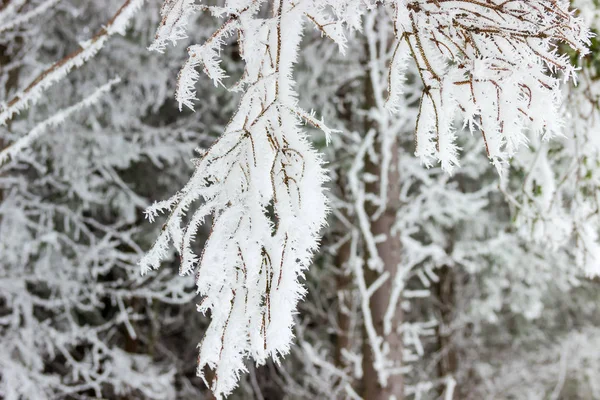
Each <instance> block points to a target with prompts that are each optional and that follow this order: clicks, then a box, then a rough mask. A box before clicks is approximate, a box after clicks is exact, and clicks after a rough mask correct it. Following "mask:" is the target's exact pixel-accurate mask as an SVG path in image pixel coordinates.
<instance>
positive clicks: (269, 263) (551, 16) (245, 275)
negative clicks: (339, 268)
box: [141, 0, 589, 396]
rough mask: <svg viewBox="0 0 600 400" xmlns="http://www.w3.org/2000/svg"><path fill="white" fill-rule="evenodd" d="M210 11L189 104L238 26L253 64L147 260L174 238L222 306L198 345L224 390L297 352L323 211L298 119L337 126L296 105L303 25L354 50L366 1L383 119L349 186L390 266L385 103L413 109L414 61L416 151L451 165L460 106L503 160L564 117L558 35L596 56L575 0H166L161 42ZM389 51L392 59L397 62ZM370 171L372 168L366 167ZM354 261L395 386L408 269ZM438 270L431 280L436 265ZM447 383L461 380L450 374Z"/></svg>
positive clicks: (369, 239) (242, 51) (501, 166)
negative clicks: (204, 230)
mask: <svg viewBox="0 0 600 400" xmlns="http://www.w3.org/2000/svg"><path fill="white" fill-rule="evenodd" d="M199 11H206V12H210V13H211V14H212V15H213V16H215V17H218V18H222V20H223V22H222V24H221V25H220V26H219V27H218V28H217V29H215V30H214V32H213V33H212V34H211V35H210V36H209V37H208V39H206V41H204V42H203V44H197V45H193V46H190V47H189V48H188V55H189V58H188V61H187V62H186V63H185V65H184V66H183V68H182V69H181V71H180V73H179V76H178V87H177V92H176V99H177V101H178V103H179V106H180V108H182V107H183V106H186V107H188V108H190V109H193V106H194V101H196V100H198V98H199V97H200V96H199V94H198V93H197V90H196V84H197V82H198V80H199V79H200V74H199V72H198V71H197V69H199V68H201V69H202V70H203V71H204V73H205V74H206V75H207V76H208V77H209V78H210V79H211V80H212V81H213V83H214V84H215V85H217V86H219V85H225V84H226V82H227V80H226V79H227V77H228V72H227V71H226V70H225V69H224V68H223V66H222V58H221V51H222V49H223V46H225V45H228V44H229V43H231V42H233V41H234V40H233V38H234V37H237V46H238V51H239V55H240V57H241V59H242V60H243V62H244V72H243V75H242V77H241V78H240V80H239V81H238V82H237V83H236V84H235V85H233V86H232V87H231V88H230V90H232V91H239V92H241V99H240V103H239V107H238V110H237V111H236V112H235V114H234V115H233V117H232V119H231V121H230V123H229V124H228V125H227V127H226V128H225V130H224V133H223V134H222V136H221V137H220V138H219V139H218V141H217V142H216V143H215V144H214V145H212V146H211V147H210V148H209V149H208V150H206V151H200V152H201V157H200V158H199V159H198V160H196V162H195V163H196V172H195V173H194V176H193V177H192V178H191V180H190V181H189V183H188V184H187V185H186V186H185V187H184V188H183V189H182V190H181V191H180V192H179V193H177V194H176V195H175V196H174V197H172V198H171V199H170V200H167V201H162V202H158V203H156V204H155V205H154V206H152V207H151V208H150V209H149V210H148V211H147V215H148V217H149V219H150V220H151V221H152V220H154V219H155V218H156V217H157V216H158V215H159V214H160V213H162V212H168V213H169V217H168V219H167V222H166V223H165V224H164V225H163V230H162V233H161V235H160V236H159V238H158V239H157V241H156V243H155V245H154V246H153V248H152V249H151V250H150V251H149V252H148V254H147V255H146V256H145V257H144V259H143V260H142V261H141V266H142V270H143V271H144V272H146V271H148V270H151V269H156V268H158V267H159V265H160V262H161V260H162V259H163V258H164V257H165V256H166V255H167V254H168V247H169V243H170V242H172V243H173V245H174V247H175V248H176V249H177V250H178V252H179V254H180V258H181V269H180V273H181V274H188V273H191V272H192V271H195V272H196V283H197V286H198V292H199V293H200V294H201V295H202V296H203V297H204V299H203V300H202V302H201V303H200V304H199V305H198V309H199V310H200V311H202V312H206V311H208V310H210V314H211V319H212V322H211V326H210V328H209V330H208V331H207V333H206V335H205V337H204V339H203V340H202V343H201V345H200V355H199V367H198V374H199V375H200V376H204V374H205V367H209V368H210V369H213V370H215V379H214V380H213V382H212V389H213V391H214V392H215V394H216V395H217V396H221V395H226V394H228V393H230V391H231V390H232V389H233V388H234V387H235V385H236V382H237V380H238V379H239V373H240V371H243V370H245V366H244V363H243V360H244V357H246V356H251V357H252V358H254V359H255V360H256V361H257V362H258V363H259V364H261V363H264V362H265V360H266V359H267V358H268V357H273V358H275V359H278V357H279V356H280V355H283V354H286V353H287V352H288V350H289V343H290V340H291V338H292V331H291V326H292V323H293V319H292V314H293V313H294V310H295V307H296V302H297V301H298V299H299V298H301V297H302V295H303V292H304V289H303V288H302V286H301V285H300V284H299V283H298V279H299V278H301V277H302V274H303V270H304V269H305V268H307V267H308V265H309V263H310V261H311V253H312V252H313V251H314V249H315V248H316V245H317V242H318V233H319V229H320V228H321V226H322V225H323V222H324V217H325V211H326V206H325V197H324V195H323V189H322V183H323V181H324V178H323V172H322V171H321V167H320V157H319V156H318V155H317V154H316V153H315V152H314V150H312V149H311V147H310V145H309V144H308V142H307V140H306V138H305V136H304V134H303V133H302V131H301V130H300V128H299V124H300V122H303V121H304V122H309V123H311V124H312V125H314V126H316V127H318V128H320V129H323V130H325V133H326V134H327V135H330V134H331V131H330V130H328V129H327V128H326V127H325V125H324V123H323V122H322V121H319V120H316V119H315V118H314V117H313V115H312V113H308V112H305V111H303V110H301V109H300V108H299V107H298V102H297V100H296V98H295V93H294V92H295V83H294V80H293V78H292V67H293V65H294V62H295V60H296V57H297V52H298V46H299V42H300V38H301V36H302V34H303V26H304V24H309V25H311V26H312V27H314V28H315V29H317V30H318V31H320V33H321V34H322V36H325V37H327V38H328V39H330V40H331V41H332V42H333V43H335V44H336V45H337V46H338V47H339V49H340V50H341V51H342V52H344V51H345V50H346V49H347V48H348V38H347V36H346V35H347V32H345V30H347V28H350V29H356V30H361V29H363V26H362V19H363V17H362V15H364V14H365V13H366V16H365V17H364V20H365V21H366V22H365V27H364V29H365V32H367V33H366V41H367V48H368V52H369V57H370V60H369V62H368V69H369V71H370V76H369V79H370V81H371V85H373V87H372V88H371V89H370V90H371V93H372V96H373V101H374V107H375V109H376V110H377V111H374V110H369V112H372V114H371V116H372V120H373V122H372V123H374V124H375V125H372V127H371V129H370V130H369V131H368V132H365V136H364V141H362V143H361V145H360V146H359V147H358V150H357V153H356V154H354V157H355V160H356V162H355V164H354V166H353V168H352V169H351V170H350V173H349V188H348V189H349V190H350V192H351V193H352V196H353V201H354V212H356V217H357V222H358V230H357V231H356V234H357V235H359V236H360V237H361V241H362V240H364V244H365V246H366V249H367V251H366V255H367V257H366V265H364V267H366V268H365V270H366V271H376V272H380V273H381V272H383V271H384V266H385V265H386V262H385V261H384V260H383V259H382V257H380V255H379V251H380V250H379V247H380V246H383V245H382V243H383V242H385V241H386V240H391V239H390V237H391V236H388V235H389V233H388V232H380V233H381V235H383V237H380V236H378V235H379V233H378V232H375V233H374V231H373V229H374V228H373V225H372V222H371V221H378V220H380V219H381V218H383V216H384V215H386V214H388V213H389V212H390V211H388V210H387V209H388V208H389V209H390V210H393V209H394V207H395V204H397V202H398V198H396V195H397V193H396V192H393V191H390V190H389V189H388V186H389V185H388V183H389V181H390V179H397V176H398V175H397V173H398V170H397V166H396V165H395V162H394V161H393V160H394V159H396V157H397V151H396V150H393V144H394V143H395V142H396V139H395V135H397V133H394V132H395V130H394V129H398V127H399V126H400V125H399V124H398V123H397V121H395V120H394V118H397V117H391V116H390V115H389V113H387V111H388V110H389V111H399V110H400V109H402V108H403V106H402V103H403V96H404V94H403V86H404V85H405V82H406V79H405V74H406V72H407V70H408V69H409V66H410V65H411V64H413V63H414V65H416V71H417V75H418V76H419V77H420V80H421V82H422V85H423V86H422V91H421V94H420V96H419V97H420V100H419V101H418V104H419V105H418V109H417V115H416V118H415V126H416V133H415V153H416V155H417V156H419V157H420V159H421V161H422V162H423V163H425V164H426V165H427V166H431V165H433V163H434V162H439V163H440V164H441V166H442V168H443V169H444V170H445V171H447V172H452V171H453V170H454V168H455V166H457V165H458V164H459V155H458V152H459V146H458V144H457V132H458V131H457V130H456V127H455V119H456V117H460V118H461V120H462V121H463V123H464V127H466V128H467V130H470V131H471V133H473V132H478V133H480V134H481V135H482V137H483V147H484V148H485V151H486V154H487V156H488V158H489V159H490V161H491V163H492V164H493V165H494V166H495V167H496V169H497V170H498V172H499V173H501V174H504V172H505V170H506V165H507V163H508V161H509V159H510V158H511V157H512V156H514V155H515V154H516V152H517V150H518V149H519V148H521V147H523V146H524V145H527V143H528V141H529V139H528V137H531V138H532V140H541V139H544V140H545V139H548V138H550V137H551V136H553V135H556V134H557V133H558V132H560V130H561V128H562V126H563V120H562V118H561V114H560V113H559V112H558V110H559V107H560V103H561V85H560V78H563V80H565V81H568V80H569V79H570V78H571V77H573V73H574V67H573V66H572V65H571V61H570V59H569V57H568V56H567V55H564V54H561V53H559V52H558V51H557V46H558V45H559V44H565V45H567V46H570V47H571V48H572V49H573V51H576V52H578V53H579V54H581V55H584V54H585V53H586V52H587V49H586V45H587V44H588V43H589V34H588V30H587V29H586V27H585V25H584V23H583V20H582V19H579V18H576V17H575V16H574V15H573V14H572V11H571V10H570V9H569V3H568V1H554V0H538V1H509V2H506V1H500V0H498V1H485V2H484V1H481V2H480V1H471V0H469V1H466V0H465V1H442V0H440V1H421V0H396V1H384V2H369V1H358V0H336V1H333V0H332V1H302V2H292V1H287V0H274V1H258V0H254V1H249V0H238V1H226V2H225V4H224V5H223V6H200V5H197V4H195V2H190V1H185V0H180V1H166V2H165V4H164V6H163V9H162V22H161V24H160V26H159V28H158V30H157V33H156V38H155V42H154V44H153V45H152V46H150V49H152V50H158V51H161V52H162V51H164V50H165V48H166V44H168V43H173V44H174V43H176V42H177V41H178V40H180V39H182V38H185V37H187V35H188V34H187V33H186V24H187V22H188V21H189V19H190V17H191V16H192V15H195V13H196V12H199ZM268 14H271V16H269V15H268ZM369 21H370V22H369ZM369 24H370V26H369ZM388 28H389V29H388ZM369 32H370V33H369ZM390 33H391V35H390ZM389 38H392V39H393V40H391V41H390V39H389ZM390 44H391V46H390ZM384 54H385V55H384ZM379 60H389V65H388V67H387V69H386V68H385V67H384V68H381V64H378V61H379ZM376 64H378V67H377V68H380V69H377V68H376V67H375V65H376ZM382 72H385V73H384V74H383V75H382V74H381V73H382ZM381 76H385V79H383V80H382V79H381ZM386 89H387V99H386V98H385V92H386ZM375 144H377V145H380V146H381V147H380V149H381V151H380V152H379V150H378V151H373V149H374V145H375ZM379 157H381V160H382V163H381V165H380V166H377V167H376V175H373V172H369V168H371V167H369V165H371V163H372V162H375V163H379V161H378V160H377V159H378V158H379ZM365 159H367V160H368V159H370V161H364V160H365ZM380 168H381V169H380ZM361 170H365V172H366V173H365V174H364V175H362V173H361V174H360V175H359V174H358V172H359V171H361ZM373 179H381V181H380V182H379V183H378V188H379V189H377V193H373V192H372V190H371V189H368V187H369V186H372V183H373V182H374V181H373ZM390 196H391V197H390ZM388 198H391V199H392V201H393V204H388ZM367 203H370V204H367ZM371 206H373V207H375V209H374V210H372V209H371V208H372V207H371ZM207 218H211V223H212V228H211V233H210V236H209V238H208V239H207V242H206V243H205V245H204V247H203V248H202V250H201V251H200V250H199V249H197V248H196V246H194V239H195V236H196V232H197V230H198V229H199V227H200V226H201V225H202V224H203V223H204V221H205V219H207ZM386 236H387V237H388V239H386V238H385V237H386ZM392 236H393V235H392ZM439 254H440V255H441V254H443V252H442V253H439ZM389 262H390V261H389V260H388V262H387V264H389ZM419 264H420V263H419V262H417V263H416V264H415V265H419ZM355 267H356V268H359V269H356V270H355V271H353V272H354V274H355V277H356V279H357V284H358V287H359V289H360V296H361V299H362V302H363V304H362V313H363V317H364V318H365V328H366V333H367V336H368V341H369V345H370V348H371V350H370V351H371V352H372V353H371V356H372V357H374V368H375V371H376V380H377V382H379V385H382V386H386V384H387V381H388V377H389V376H390V374H397V373H401V372H402V368H401V365H402V364H399V363H398V362H394V361H391V360H387V359H386V355H385V354H386V353H387V351H388V349H389V344H388V343H386V342H385V341H382V335H383V336H386V335H390V334H391V335H392V336H394V335H396V336H397V334H396V333H395V328H394V329H392V325H391V321H392V320H395V317H394V315H395V313H394V310H396V309H397V308H398V304H399V303H398V301H399V298H400V295H399V293H400V291H401V290H402V287H403V279H404V278H403V276H404V274H405V273H406V271H404V272H403V271H401V270H397V269H396V266H394V265H388V266H387V267H385V268H391V271H387V270H386V272H385V273H383V274H381V276H379V278H377V279H375V281H374V282H370V283H367V280H368V279H367V280H365V281H363V282H362V284H361V279H360V277H361V274H362V272H361V271H363V265H361V264H356V263H355ZM365 274H366V272H365ZM427 274H429V276H430V278H431V279H432V280H434V281H435V278H433V277H434V276H435V274H434V273H433V272H431V271H430V272H427ZM369 275H372V273H370V272H369ZM365 276H366V275H365ZM423 276H425V275H423ZM365 279H366V278H365ZM428 279H429V278H428ZM370 284H372V287H370V288H369V285H370ZM389 285H391V286H389ZM381 287H385V288H389V287H391V288H396V289H393V290H392V292H393V293H392V294H391V299H390V306H389V310H390V313H389V315H386V316H385V318H384V321H383V322H382V324H383V329H384V330H383V331H380V330H381V327H378V328H377V329H375V328H374V325H373V322H369V321H368V318H369V317H370V315H371V311H372V307H375V305H374V304H379V301H378V300H370V298H371V296H372V295H373V294H374V293H375V292H377V290H378V289H379V288H381ZM398 288H400V289H398ZM386 290H387V289H386ZM376 325H377V326H379V322H378V323H377V324H376ZM402 329H408V328H402ZM394 340H396V339H394ZM398 361H399V360H398ZM446 384H447V385H448V386H449V387H451V386H452V382H451V381H447V382H446Z"/></svg>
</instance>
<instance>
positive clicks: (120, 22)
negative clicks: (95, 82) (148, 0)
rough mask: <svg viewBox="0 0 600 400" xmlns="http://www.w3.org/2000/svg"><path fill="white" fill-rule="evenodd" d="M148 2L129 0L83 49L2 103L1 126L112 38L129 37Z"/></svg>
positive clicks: (0, 110)
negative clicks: (133, 22)
mask: <svg viewBox="0 0 600 400" xmlns="http://www.w3.org/2000/svg"><path fill="white" fill-rule="evenodd" d="M143 3H144V0H126V1H125V3H123V5H122V6H121V7H120V8H119V10H118V11H117V12H116V13H115V14H114V15H113V17H112V18H111V19H110V20H109V21H108V23H107V24H106V25H105V26H104V27H103V28H102V29H101V30H100V31H99V32H98V33H97V34H96V35H95V36H93V37H92V38H91V39H90V40H88V41H85V42H83V43H81V47H80V48H79V49H78V50H76V51H74V52H73V53H71V54H69V55H68V56H66V57H65V58H63V59H62V60H60V61H58V62H56V63H55V64H53V65H52V66H50V67H49V68H48V69H46V70H44V71H43V72H42V73H41V74H40V75H39V76H38V77H37V78H35V79H34V80H33V82H31V83H30V84H29V85H28V86H27V87H26V88H25V89H23V90H21V91H20V92H18V93H17V94H16V95H15V96H14V97H13V98H12V99H11V100H9V101H8V102H7V103H6V104H0V126H2V125H5V124H6V122H7V121H9V120H10V119H11V118H12V117H13V116H14V115H15V114H16V113H19V112H20V111H23V110H25V109H27V108H28V107H30V106H31V105H32V104H35V103H36V102H37V101H38V100H39V99H40V98H41V96H42V94H43V93H44V92H45V91H46V90H47V89H48V88H49V87H51V86H52V85H54V84H55V83H56V82H58V81H60V80H61V79H63V78H64V77H65V76H66V75H67V74H68V73H69V72H71V70H73V69H74V68H78V67H80V66H82V65H83V64H84V63H85V62H87V61H88V60H90V59H91V58H92V57H94V56H95V55H96V54H97V53H98V52H99V51H100V49H102V47H103V46H104V44H105V43H106V41H107V40H108V38H109V37H110V36H112V35H114V34H115V33H119V34H121V35H123V34H125V29H126V28H127V24H128V23H129V20H130V19H131V18H132V17H133V15H134V14H135V12H136V11H137V10H138V9H139V8H140V7H141V6H142V4H143Z"/></svg>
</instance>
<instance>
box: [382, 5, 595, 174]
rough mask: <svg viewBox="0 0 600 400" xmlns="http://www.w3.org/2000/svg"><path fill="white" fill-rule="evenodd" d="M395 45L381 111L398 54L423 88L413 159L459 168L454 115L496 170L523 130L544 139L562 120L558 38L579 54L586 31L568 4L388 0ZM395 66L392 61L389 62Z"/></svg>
mask: <svg viewBox="0 0 600 400" xmlns="http://www.w3.org/2000/svg"><path fill="white" fill-rule="evenodd" d="M388 3H390V4H391V5H392V7H394V15H393V23H394V27H395V31H396V37H397V40H398V41H399V42H405V43H406V44H400V43H399V44H398V49H399V51H398V54H397V55H396V56H395V57H394V60H392V71H391V76H390V87H389V92H390V98H389V100H388V101H389V108H390V109H394V108H395V107H394V105H395V102H396V99H397V97H398V91H399V87H400V85H398V84H397V83H396V82H399V81H401V75H402V74H403V71H404V64H405V61H404V60H405V58H406V53H407V52H409V53H410V54H411V56H412V58H413V60H414V61H415V62H416V64H417V66H418V69H419V75H420V78H421V80H422V81H423V85H424V90H423V94H422V97H421V101H420V105H419V118H418V121H417V128H416V138H415V141H416V151H415V153H416V155H417V156H419V157H420V158H421V160H422V162H424V163H425V164H426V165H428V166H429V165H432V163H433V162H434V161H437V162H440V163H441V165H442V168H443V169H444V170H446V171H448V172H452V170H453V168H454V167H455V166H456V165H457V164H458V155H457V152H458V148H457V146H456V134H455V129H454V127H453V125H454V116H455V115H456V114H457V113H459V114H461V115H462V119H463V121H464V125H465V126H468V127H469V128H470V129H471V131H475V130H477V131H479V132H480V133H481V135H482V137H483V141H484V145H485V149H486V152H487V155H488V157H489V158H490V160H491V162H492V163H493V164H494V165H495V166H496V168H497V169H498V171H499V172H500V173H502V171H503V169H504V167H503V165H504V164H506V163H507V161H508V159H509V158H510V157H511V156H512V155H513V154H514V152H515V151H516V149H517V148H518V147H520V146H521V145H525V144H526V143H527V137H526V134H525V131H526V130H530V131H532V132H533V133H535V134H539V135H544V136H545V137H548V136H552V135H553V134H555V133H556V132H557V131H558V129H559V128H560V127H561V126H562V121H561V120H560V117H559V112H558V108H559V105H560V87H559V86H560V85H559V83H560V81H559V77H558V76H557V73H559V72H560V73H562V76H563V78H564V79H565V80H568V79H569V78H571V77H573V75H574V71H575V70H574V67H573V66H572V65H571V63H570V60H569V58H568V56H566V55H564V54H561V53H559V52H558V51H557V46H558V44H559V43H563V44H566V45H568V46H570V47H571V48H572V49H573V50H575V51H578V52H579V53H580V54H586V53H587V51H588V50H587V48H586V46H587V44H589V38H590V34H589V31H588V30H587V28H586V27H585V25H584V24H583V20H582V19H580V18H576V17H574V16H573V12H572V11H570V10H569V1H567V0H520V1H504V0H488V1H477V0H456V1H449V0H437V1H421V0H394V1H389V2H388ZM396 65H398V66H399V67H398V68H396Z"/></svg>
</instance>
